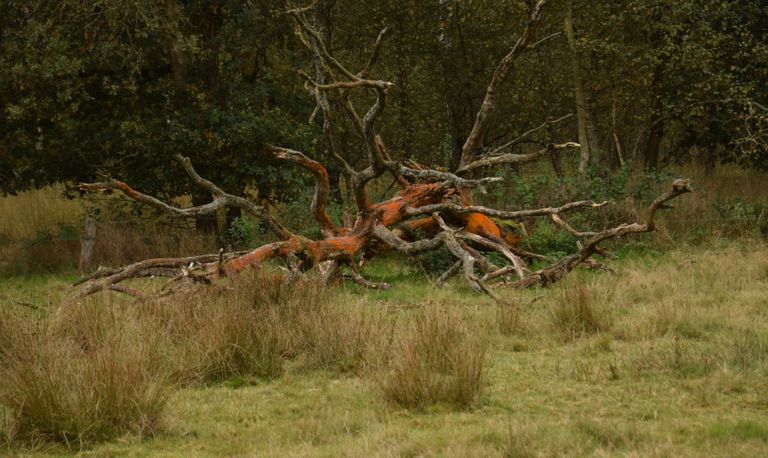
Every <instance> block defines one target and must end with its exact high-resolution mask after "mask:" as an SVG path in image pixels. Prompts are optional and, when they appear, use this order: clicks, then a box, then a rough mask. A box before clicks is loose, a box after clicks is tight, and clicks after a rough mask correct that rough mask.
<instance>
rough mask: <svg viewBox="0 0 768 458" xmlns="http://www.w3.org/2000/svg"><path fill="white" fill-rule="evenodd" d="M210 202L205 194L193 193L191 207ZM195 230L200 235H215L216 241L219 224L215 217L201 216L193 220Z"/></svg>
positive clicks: (208, 196) (209, 198)
mask: <svg viewBox="0 0 768 458" xmlns="http://www.w3.org/2000/svg"><path fill="white" fill-rule="evenodd" d="M210 201H211V197H210V195H208V194H205V193H199V192H193V193H192V205H193V206H195V207H196V206H198V205H204V204H207V203H208V202H210ZM195 229H196V230H197V232H199V233H200V234H204V235H215V236H216V238H217V239H218V236H219V224H218V222H217V218H216V215H202V216H198V217H196V218H195Z"/></svg>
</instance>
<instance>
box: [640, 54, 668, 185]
mask: <svg viewBox="0 0 768 458" xmlns="http://www.w3.org/2000/svg"><path fill="white" fill-rule="evenodd" d="M661 83H662V66H661V65H659V66H658V67H656V69H654V71H653V79H652V81H651V96H652V97H653V100H652V101H651V117H650V126H649V127H648V137H646V140H645V144H644V145H643V159H644V161H645V168H646V169H647V170H654V171H655V170H657V169H658V167H659V148H660V147H661V140H662V139H663V138H664V117H663V115H662V111H663V108H664V103H663V99H662V93H661Z"/></svg>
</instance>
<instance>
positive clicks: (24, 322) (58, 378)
mask: <svg viewBox="0 0 768 458" xmlns="http://www.w3.org/2000/svg"><path fill="white" fill-rule="evenodd" d="M91 305H93V304H85V305H81V306H76V307H73V308H72V309H71V310H69V311H68V315H67V316H66V318H65V319H63V320H61V321H58V320H52V321H42V320H39V319H33V318H24V317H21V316H19V315H16V316H10V314H7V315H6V316H3V317H2V319H1V320H0V322H3V323H5V324H4V325H3V326H0V342H2V344H3V345H2V347H0V368H2V371H3V374H4V375H3V377H2V378H0V403H1V404H2V405H3V406H5V408H6V409H7V410H8V412H9V413H10V417H11V419H10V421H11V422H12V430H13V433H14V434H15V435H16V436H17V437H18V438H21V439H26V440H32V441H37V440H46V441H48V440H50V441H57V442H62V443H64V444H66V445H67V446H68V447H70V448H82V447H83V446H85V445H87V444H89V443H91V442H98V441H104V440H110V439H113V438H115V437H118V436H120V435H122V434H125V433H133V434H139V435H148V434H149V435H151V434H153V433H155V432H156V431H158V430H159V429H160V428H162V426H163V412H164V410H165V407H166V403H167V401H168V399H169V397H170V395H171V394H172V393H173V387H172V385H170V384H169V383H168V376H169V373H168V371H167V370H166V369H165V366H164V364H163V358H162V357H161V356H160V354H159V352H158V348H159V347H158V342H157V341H156V340H153V339H151V338H148V337H149V336H150V334H148V333H147V332H145V330H144V329H143V328H142V325H141V323H140V322H139V320H137V319H136V315H133V314H129V313H123V312H121V311H115V310H111V309H107V308H104V307H101V308H98V307H96V308H94V307H90V306H91ZM64 322H69V323H77V324H78V325H79V326H78V327H72V326H70V325H68V324H65V323H64Z"/></svg>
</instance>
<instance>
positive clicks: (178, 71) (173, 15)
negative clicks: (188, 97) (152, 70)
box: [165, 0, 187, 109]
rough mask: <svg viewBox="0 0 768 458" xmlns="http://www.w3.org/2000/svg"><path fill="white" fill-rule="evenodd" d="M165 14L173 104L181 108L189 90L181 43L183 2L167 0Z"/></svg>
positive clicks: (175, 107) (185, 61)
mask: <svg viewBox="0 0 768 458" xmlns="http://www.w3.org/2000/svg"><path fill="white" fill-rule="evenodd" d="M165 16H166V21H167V30H166V40H167V44H166V46H167V52H168V56H169V60H170V62H171V75H172V76H173V84H174V94H173V105H174V109H179V108H181V107H182V105H183V104H184V98H185V94H186V92H187V60H186V58H185V57H184V53H183V51H182V45H181V42H182V36H181V29H180V24H179V23H180V17H181V4H180V3H179V2H178V0H165Z"/></svg>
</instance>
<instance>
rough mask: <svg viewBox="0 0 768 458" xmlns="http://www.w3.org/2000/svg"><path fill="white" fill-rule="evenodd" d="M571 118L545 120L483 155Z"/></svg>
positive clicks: (492, 154)
mask: <svg viewBox="0 0 768 458" xmlns="http://www.w3.org/2000/svg"><path fill="white" fill-rule="evenodd" d="M558 33H559V32H558ZM572 117H573V113H570V114H567V115H565V116H561V117H559V118H557V119H547V120H546V121H544V122H543V123H542V124H540V125H539V126H536V127H534V128H532V129H529V130H527V131H525V132H523V133H522V134H520V135H518V136H517V137H516V138H514V139H512V140H510V141H508V142H507V143H504V144H503V145H501V146H497V147H496V148H494V149H493V150H492V151H491V152H490V153H487V154H484V156H496V155H498V154H500V153H501V152H502V151H504V150H505V149H508V148H511V147H512V146H515V145H517V144H519V143H521V142H522V141H523V140H526V139H528V138H529V137H530V136H531V135H533V134H535V133H536V132H538V131H540V130H542V129H546V128H547V127H550V126H552V125H554V124H558V123H560V122H563V121H565V120H566V119H570V118H572Z"/></svg>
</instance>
